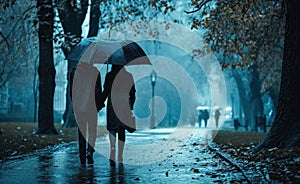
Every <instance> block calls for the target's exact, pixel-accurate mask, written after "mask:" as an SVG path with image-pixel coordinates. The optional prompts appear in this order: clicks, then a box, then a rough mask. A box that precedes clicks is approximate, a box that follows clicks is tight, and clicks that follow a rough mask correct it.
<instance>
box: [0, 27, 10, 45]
mask: <svg viewBox="0 0 300 184" xmlns="http://www.w3.org/2000/svg"><path fill="white" fill-rule="evenodd" d="M0 35H1V37H2V38H3V40H4V41H5V43H6V45H7V48H8V50H9V43H8V41H7V39H6V37H5V36H4V35H3V33H2V32H1V31H0Z"/></svg>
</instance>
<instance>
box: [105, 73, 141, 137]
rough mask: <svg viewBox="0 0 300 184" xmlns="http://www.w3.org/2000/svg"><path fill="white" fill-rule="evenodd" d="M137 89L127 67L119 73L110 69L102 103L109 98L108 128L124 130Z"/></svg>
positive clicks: (106, 78) (107, 111)
mask: <svg viewBox="0 0 300 184" xmlns="http://www.w3.org/2000/svg"><path fill="white" fill-rule="evenodd" d="M116 76H117V77H116ZM135 91H136V90H135V86H134V80H133V76H132V74H130V73H129V72H127V71H126V70H125V69H122V70H121V71H120V72H119V73H118V72H117V71H116V72H115V71H110V72H108V73H107V74H106V76H105V82H104V90H103V93H102V95H101V100H100V103H104V102H105V100H106V99H108V101H107V109H106V119H107V130H109V131H110V130H114V131H118V130H121V131H123V130H124V129H125V125H124V122H126V121H127V118H128V117H130V115H131V114H132V113H131V110H133V106H134V102H135Z"/></svg>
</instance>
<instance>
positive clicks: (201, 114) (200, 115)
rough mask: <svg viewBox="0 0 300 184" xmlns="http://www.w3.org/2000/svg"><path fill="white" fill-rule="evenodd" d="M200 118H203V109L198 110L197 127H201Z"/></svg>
mask: <svg viewBox="0 0 300 184" xmlns="http://www.w3.org/2000/svg"><path fill="white" fill-rule="evenodd" d="M202 120H203V110H200V111H199V116H198V124H199V127H201V124H202Z"/></svg>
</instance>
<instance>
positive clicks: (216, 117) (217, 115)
mask: <svg viewBox="0 0 300 184" xmlns="http://www.w3.org/2000/svg"><path fill="white" fill-rule="evenodd" d="M220 116H221V112H220V110H219V109H217V110H216V111H215V120H216V127H217V128H218V126H219V119H220Z"/></svg>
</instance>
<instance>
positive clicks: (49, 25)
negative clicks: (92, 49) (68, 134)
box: [36, 0, 57, 134]
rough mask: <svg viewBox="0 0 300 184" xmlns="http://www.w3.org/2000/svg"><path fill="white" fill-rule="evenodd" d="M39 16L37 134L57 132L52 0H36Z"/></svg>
mask: <svg viewBox="0 0 300 184" xmlns="http://www.w3.org/2000/svg"><path fill="white" fill-rule="evenodd" d="M37 7H38V18H39V31H38V37H39V44H40V45H39V48H40V49H39V50H40V54H39V56H40V58H39V67H38V74H39V79H40V82H39V95H40V98H39V107H38V109H39V111H38V130H37V131H36V133H38V134H57V131H56V130H55V128H54V121H53V119H54V118H53V99H54V89H55V68H54V62H53V61H54V58H53V39H52V37H53V18H54V12H53V5H52V0H38V1H37Z"/></svg>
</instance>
